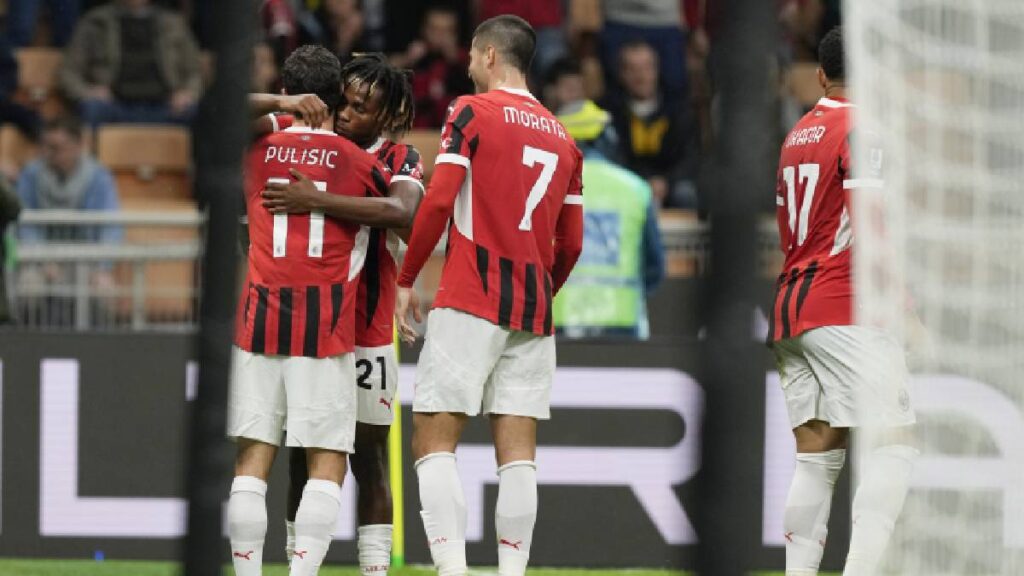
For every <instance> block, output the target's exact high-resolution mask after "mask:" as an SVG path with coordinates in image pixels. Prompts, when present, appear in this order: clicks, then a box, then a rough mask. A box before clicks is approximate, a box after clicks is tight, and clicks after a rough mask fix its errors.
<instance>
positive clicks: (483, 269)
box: [476, 244, 491, 294]
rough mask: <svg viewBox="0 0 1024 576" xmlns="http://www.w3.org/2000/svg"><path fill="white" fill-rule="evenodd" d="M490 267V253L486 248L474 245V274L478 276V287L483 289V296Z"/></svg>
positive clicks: (485, 292) (485, 291)
mask: <svg viewBox="0 0 1024 576" xmlns="http://www.w3.org/2000/svg"><path fill="white" fill-rule="evenodd" d="M490 267H491V253H490V252H488V251H487V248H484V247H483V246H481V245H479V244H477V245H476V272H477V274H479V275H480V285H481V286H482V287H483V289H484V294H487V271H488V270H490Z"/></svg>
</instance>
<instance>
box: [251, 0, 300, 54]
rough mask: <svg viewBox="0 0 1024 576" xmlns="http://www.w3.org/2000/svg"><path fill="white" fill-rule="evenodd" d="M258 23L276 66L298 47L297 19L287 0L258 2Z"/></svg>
mask: <svg viewBox="0 0 1024 576" xmlns="http://www.w3.org/2000/svg"><path fill="white" fill-rule="evenodd" d="M260 24H261V25H262V28H263V35H264V37H265V38H266V39H267V43H268V44H269V45H270V46H271V48H272V49H273V54H274V62H275V64H277V65H278V66H280V65H281V64H283V63H284V59H285V58H287V57H288V55H289V54H291V53H292V50H295V49H296V48H298V47H299V21H298V17H297V15H296V13H295V9H294V7H293V6H292V4H291V2H290V1H289V0H263V1H262V2H261V3H260Z"/></svg>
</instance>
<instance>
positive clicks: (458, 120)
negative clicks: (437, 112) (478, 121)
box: [452, 105, 474, 130]
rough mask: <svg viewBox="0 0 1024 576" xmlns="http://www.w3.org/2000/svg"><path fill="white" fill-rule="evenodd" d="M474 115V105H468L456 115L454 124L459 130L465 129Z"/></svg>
mask: <svg viewBox="0 0 1024 576" xmlns="http://www.w3.org/2000/svg"><path fill="white" fill-rule="evenodd" d="M473 116H474V113H473V107H472V106H468V105H467V106H466V107H465V108H463V109H462V111H460V112H459V115H458V116H456V117H455V120H453V121H452V124H453V125H454V126H455V127H456V128H458V129H459V130H463V129H465V128H466V126H468V125H469V123H470V122H471V121H472V120H473Z"/></svg>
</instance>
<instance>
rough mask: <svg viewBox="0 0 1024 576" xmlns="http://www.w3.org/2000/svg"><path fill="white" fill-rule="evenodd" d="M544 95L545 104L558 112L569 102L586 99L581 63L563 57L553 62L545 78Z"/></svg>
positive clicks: (549, 108)
mask: <svg viewBox="0 0 1024 576" xmlns="http://www.w3.org/2000/svg"><path fill="white" fill-rule="evenodd" d="M542 95H543V100H544V106H545V107H546V108H547V109H548V110H554V111H556V112H557V111H558V110H561V109H562V108H563V107H565V106H567V105H569V104H573V103H576V102H581V101H583V100H586V99H587V95H586V90H585V88H584V80H583V71H582V69H581V68H580V65H579V63H578V62H576V61H575V60H573V59H572V58H561V59H559V60H556V61H555V62H554V63H552V64H551V67H550V68H549V69H548V72H547V74H546V77H545V79H544V89H543V91H542Z"/></svg>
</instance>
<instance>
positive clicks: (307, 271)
mask: <svg viewBox="0 0 1024 576" xmlns="http://www.w3.org/2000/svg"><path fill="white" fill-rule="evenodd" d="M289 168H295V169H298V170H300V171H302V172H303V173H305V174H306V175H307V176H309V178H310V179H311V180H313V181H314V182H316V184H317V186H318V187H319V188H321V189H322V190H324V191H326V192H328V193H331V194H341V195H346V196H366V195H381V194H384V193H385V192H386V190H387V186H388V178H389V176H388V174H387V171H386V170H385V169H384V167H383V166H382V165H381V164H380V163H379V162H378V161H377V159H376V157H375V156H372V155H369V154H366V153H365V152H364V151H363V150H362V149H360V148H359V147H358V146H356V145H354V144H352V143H351V142H349V141H348V140H345V139H344V138H341V137H340V136H337V135H336V134H334V133H333V132H328V131H324V130H316V129H312V128H306V127H291V128H288V129H286V130H283V131H281V132H277V133H273V134H270V135H267V136H265V137H263V138H261V139H259V140H258V141H257V142H255V143H254V144H253V146H252V147H251V148H250V150H249V152H248V155H247V157H246V180H245V197H246V210H247V213H248V220H249V241H250V246H249V270H248V274H247V279H246V287H245V290H244V293H243V294H242V297H241V299H240V301H239V309H238V322H237V329H236V336H235V343H236V344H237V345H238V346H239V347H241V348H243V349H245V350H248V351H250V352H253V353H256V354H272V355H282V356H310V357H318V358H320V357H326V356H335V355H338V354H343V353H346V352H350V351H351V350H352V348H353V346H354V344H355V334H354V330H353V327H354V325H355V300H356V285H355V283H354V280H355V278H356V277H357V275H358V274H359V272H360V270H361V269H362V266H363V261H364V259H365V256H366V247H367V242H368V240H369V229H367V228H361V227H359V226H356V225H352V224H347V223H344V222H340V221H337V220H334V219H332V218H325V217H324V215H323V214H322V213H317V212H314V213H311V214H271V213H270V212H269V211H267V209H266V208H264V207H263V205H262V197H261V192H262V190H263V188H264V185H265V184H266V182H268V181H272V180H275V179H279V180H286V179H288V178H290V175H289V173H288V170H289Z"/></svg>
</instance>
